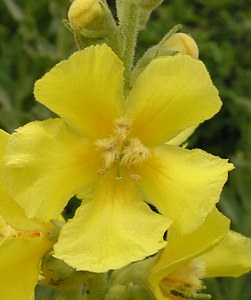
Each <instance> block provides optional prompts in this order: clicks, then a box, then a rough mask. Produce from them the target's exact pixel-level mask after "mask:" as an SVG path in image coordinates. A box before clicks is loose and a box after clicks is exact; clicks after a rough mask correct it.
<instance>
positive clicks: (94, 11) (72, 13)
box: [68, 0, 102, 30]
mask: <svg viewBox="0 0 251 300" xmlns="http://www.w3.org/2000/svg"><path fill="white" fill-rule="evenodd" d="M101 14H102V8H101V5H100V3H99V1H98V0H74V1H73V3H72V4H71V6H70V8H69V11H68V19H69V22H70V25H71V27H72V29H73V30H76V29H81V28H84V27H85V26H86V25H88V24H90V23H93V22H95V20H97V19H98V18H99V17H100V16H101Z"/></svg>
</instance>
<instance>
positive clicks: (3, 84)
mask: <svg viewBox="0 0 251 300" xmlns="http://www.w3.org/2000/svg"><path fill="white" fill-rule="evenodd" d="M108 2H110V4H111V6H114V1H108ZM69 4H70V1H69V0H39V1H34V0H25V1H24V0H2V1H0V20H1V21H0V53H1V56H0V126H1V128H3V129H5V130H7V131H8V132H12V131H13V129H14V128H16V127H18V126H20V125H23V124H25V123H26V122H28V121H31V120H36V119H40V120H42V119H45V118H47V117H49V116H51V115H52V114H51V113H50V112H49V111H48V110H47V109H46V108H44V107H42V106H41V105H40V104H38V103H36V102H35V101H34V98H33V94H32V90H33V85H34V82H35V80H36V79H38V78H40V77H41V76H42V75H43V74H44V73H45V72H46V71H48V70H49V69H50V68H51V67H52V66H53V65H54V64H56V63H57V62H58V61H60V60H61V59H64V58H66V57H68V56H69V54H70V53H72V52H73V51H74V50H75V46H74V44H73V40H72V36H71V33H70V32H69V31H68V30H67V29H66V28H65V27H64V26H63V24H62V19H63V18H66V14H67V8H68V6H69ZM178 23H180V24H182V25H183V29H182V31H183V32H186V33H190V34H191V35H192V36H193V38H194V39H195V40H196V41H197V44H198V46H199V49H200V59H201V60H202V61H203V62H204V63H205V64H206V66H207V68H208V70H209V72H210V74H211V77H212V79H213V82H214V83H215V85H216V86H217V88H218V89H219V91H220V95H221V98H222V101H223V108H222V110H221V112H220V113H218V114H217V116H215V117H214V118H213V119H211V120H210V121H207V122H206V123H205V124H203V125H202V126H201V127H200V128H199V129H198V130H197V131H196V132H195V134H194V135H193V136H192V138H191V139H190V142H189V147H199V148H202V149H204V150H207V151H208V152H210V153H212V154H215V155H219V156H221V157H224V158H230V160H231V161H232V162H233V163H234V164H235V167H236V169H235V170H234V171H232V172H231V174H230V179H229V181H228V183H227V185H226V187H225V189H224V191H223V194H222V199H221V202H220V204H219V207H220V209H221V210H222V211H223V212H224V213H225V214H226V215H227V216H228V217H230V218H231V220H232V228H233V229H235V230H237V231H239V232H241V233H243V234H245V235H247V236H249V237H251V153H250V149H251V50H250V49H251V2H250V1H249V0H238V1H234V0H221V1H219V0H210V1H204V0H196V1H186V0H169V1H164V4H163V5H162V6H161V7H160V8H159V9H157V10H156V11H155V12H154V13H153V14H152V17H151V19H150V21H149V23H148V25H147V28H146V30H144V31H142V32H141V33H140V34H139V44H138V54H137V55H138V56H137V57H139V55H141V54H142V53H143V52H144V51H145V50H146V49H147V48H148V47H149V46H151V45H153V44H155V43H157V42H158V41H159V40H160V38H161V37H162V36H163V35H164V34H165V33H166V32H167V31H168V30H169V29H170V28H171V27H173V26H174V25H176V24H178ZM250 281H251V276H250V275H247V276H243V277H241V278H239V279H217V280H210V281H208V283H207V284H208V286H209V291H210V292H211V294H212V295H213V299H215V300H237V299H238V300H239V299H241V300H250V299H251V289H250V287H249V286H250Z"/></svg>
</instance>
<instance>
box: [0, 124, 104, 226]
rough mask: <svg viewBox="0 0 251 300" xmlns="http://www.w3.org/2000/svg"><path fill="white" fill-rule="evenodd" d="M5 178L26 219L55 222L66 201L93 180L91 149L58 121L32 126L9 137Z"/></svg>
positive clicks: (94, 174) (94, 158) (94, 166)
mask: <svg viewBox="0 0 251 300" xmlns="http://www.w3.org/2000/svg"><path fill="white" fill-rule="evenodd" d="M4 163H5V167H4V170H3V171H4V178H5V181H6V184H7V185H8V188H9V191H10V193H11V195H12V196H13V197H14V199H15V200H16V201H17V202H18V203H19V204H20V205H21V206H22V207H23V208H24V209H25V212H26V214H27V216H28V217H30V218H33V217H37V218H39V219H41V220H43V221H48V220H50V219H53V218H57V217H58V216H59V215H60V213H61V212H62V210H63V208H64V206H65V205H66V204H67V202H68V200H69V199H70V198H71V197H72V196H73V195H75V194H77V193H78V192H81V191H82V190H83V189H84V188H85V187H86V186H88V185H89V184H92V183H93V181H94V180H96V178H97V175H96V173H95V171H96V170H97V169H98V167H99V166H98V165H96V164H97V159H96V157H95V155H94V154H93V152H92V147H91V145H90V144H88V143H86V141H85V140H84V139H83V138H81V137H79V136H77V135H76V134H74V133H73V132H72V131H70V129H69V127H68V126H67V125H65V123H64V122H63V121H62V120H60V119H50V120H47V121H43V122H31V123H29V124H27V125H26V126H24V127H22V128H19V129H18V130H17V132H16V133H14V134H13V135H11V136H10V139H9V144H8V147H7V151H6V155H5V157H4Z"/></svg>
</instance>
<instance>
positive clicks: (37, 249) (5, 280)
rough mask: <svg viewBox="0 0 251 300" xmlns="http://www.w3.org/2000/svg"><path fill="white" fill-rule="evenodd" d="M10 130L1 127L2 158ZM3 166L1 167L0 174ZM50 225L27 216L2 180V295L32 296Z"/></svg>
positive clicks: (7, 298) (5, 299)
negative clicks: (2, 129) (7, 131)
mask: <svg viewBox="0 0 251 300" xmlns="http://www.w3.org/2000/svg"><path fill="white" fill-rule="evenodd" d="M7 140H8V134H7V133H5V132H3V131H0V159H2V155H3V152H4V149H5V147H6V143H7ZM1 173H2V170H1V168H0V174H1ZM47 230H48V225H46V224H42V223H41V224H40V223H39V222H36V221H34V220H31V219H28V218H27V217H26V216H25V214H24V211H23V209H22V208H21V207H20V206H19V205H18V204H17V203H16V202H15V201H14V200H13V199H12V198H11V197H10V195H9V194H8V192H7V191H6V188H5V187H4V186H3V184H2V182H0V299H1V300H10V299H18V300H30V299H32V297H33V295H34V288H35V286H36V284H37V282H38V275H39V266H40V261H41V258H42V257H43V255H44V254H45V253H46V252H47V251H48V250H49V249H50V248H51V247H52V242H51V241H50V240H49V239H48V238H47Z"/></svg>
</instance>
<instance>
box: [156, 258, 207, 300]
mask: <svg viewBox="0 0 251 300" xmlns="http://www.w3.org/2000/svg"><path fill="white" fill-rule="evenodd" d="M204 275H205V264H204V262H202V261H200V260H199V259H194V260H192V261H191V262H190V263H189V264H187V265H185V266H182V267H180V268H178V269H176V270H175V271H173V272H171V273H170V274H168V276H167V277H165V278H163V279H162V281H161V282H160V289H161V291H162V293H163V295H164V296H165V297H168V298H170V299H174V300H178V299H189V300H191V299H200V300H208V299H211V296H210V295H207V294H203V293H199V291H201V290H204V289H205V286H204V285H203V284H202V282H201V280H200V278H203V277H204Z"/></svg>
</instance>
